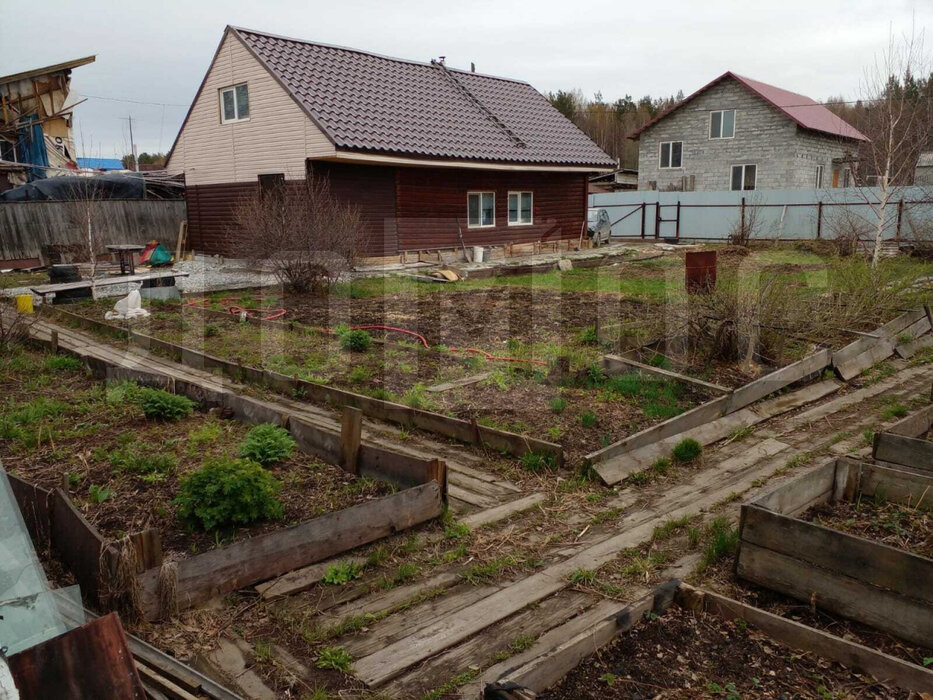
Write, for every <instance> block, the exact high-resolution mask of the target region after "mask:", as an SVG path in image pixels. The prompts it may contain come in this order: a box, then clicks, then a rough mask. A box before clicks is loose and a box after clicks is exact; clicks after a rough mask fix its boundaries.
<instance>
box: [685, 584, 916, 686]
mask: <svg viewBox="0 0 933 700" xmlns="http://www.w3.org/2000/svg"><path fill="white" fill-rule="evenodd" d="M678 598H679V600H678V602H679V603H680V604H681V605H682V606H683V607H685V608H689V609H691V610H703V611H705V612H708V613H711V614H713V615H716V616H717V617H721V618H722V619H723V620H726V621H729V622H732V621H733V620H736V619H740V620H745V621H746V622H748V623H750V624H751V625H753V626H754V627H756V628H758V629H759V630H761V631H762V632H763V633H764V634H766V635H768V636H769V637H771V638H772V639H774V640H775V641H777V642H780V643H781V644H785V645H786V646H789V647H791V648H792V649H798V650H800V651H804V652H812V653H815V654H818V655H820V656H822V657H823V658H824V659H829V660H831V661H836V662H838V663H841V664H842V665H843V666H846V667H848V668H852V669H856V670H859V671H862V672H864V673H867V674H869V675H871V676H872V677H874V678H875V679H876V680H878V681H880V682H882V683H887V684H891V685H894V686H897V687H900V688H903V689H905V690H913V691H917V692H921V693H922V692H926V693H929V692H933V671H931V670H929V669H926V668H923V667H922V666H920V665H918V664H912V663H909V662H907V661H902V660H901V659H898V658H895V657H893V656H890V655H888V654H883V653H882V652H880V651H875V650H874V649H870V648H868V647H866V646H863V645H861V644H857V643H855V642H850V641H847V640H845V639H842V638H840V637H836V636H835V635H832V634H829V633H828V632H823V631H822V630H818V629H814V628H812V627H808V626H806V625H803V624H801V623H799V622H795V621H794V620H788V619H787V618H784V617H780V616H779V615H774V614H773V613H769V612H766V611H764V610H760V609H759V608H755V607H753V606H751V605H746V604H745V603H740V602H738V601H737V600H732V599H731V598H726V597H725V596H721V595H718V594H717V593H713V592H711V591H705V590H699V589H696V588H693V587H692V586H689V585H687V584H685V583H682V584H681V585H680V590H679V592H678Z"/></svg>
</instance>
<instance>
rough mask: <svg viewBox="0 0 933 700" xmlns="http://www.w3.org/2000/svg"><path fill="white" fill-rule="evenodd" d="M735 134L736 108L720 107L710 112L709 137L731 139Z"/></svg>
mask: <svg viewBox="0 0 933 700" xmlns="http://www.w3.org/2000/svg"><path fill="white" fill-rule="evenodd" d="M733 136H735V110H734V109H720V110H717V111H715V112H710V113H709V137H710V138H711V139H731V138H732V137H733Z"/></svg>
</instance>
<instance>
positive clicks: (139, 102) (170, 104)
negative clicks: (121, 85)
mask: <svg viewBox="0 0 933 700" xmlns="http://www.w3.org/2000/svg"><path fill="white" fill-rule="evenodd" d="M80 94H81V95H82V96H84V97H87V98H88V99H91V100H107V101H108V102H129V103H131V104H134V105H155V106H156V107H189V106H190V105H183V104H175V103H173V102H145V101H143V100H127V99H123V98H122V97H102V96H101V95H87V94H85V93H80Z"/></svg>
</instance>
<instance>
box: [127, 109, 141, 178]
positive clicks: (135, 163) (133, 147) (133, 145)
mask: <svg viewBox="0 0 933 700" xmlns="http://www.w3.org/2000/svg"><path fill="white" fill-rule="evenodd" d="M126 120H127V121H128V122H129V123H130V153H132V155H133V170H135V171H136V172H139V158H137V157H136V142H135V141H133V117H127V118H126Z"/></svg>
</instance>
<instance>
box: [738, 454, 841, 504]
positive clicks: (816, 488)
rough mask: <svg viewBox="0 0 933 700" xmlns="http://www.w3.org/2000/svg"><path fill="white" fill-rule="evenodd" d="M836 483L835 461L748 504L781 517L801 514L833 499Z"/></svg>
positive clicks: (792, 480)
mask: <svg viewBox="0 0 933 700" xmlns="http://www.w3.org/2000/svg"><path fill="white" fill-rule="evenodd" d="M835 483H836V461H835V460H832V461H830V462H828V463H826V464H824V465H823V466H821V467H818V468H817V469H814V470H812V471H809V472H807V473H805V474H803V475H801V476H799V477H797V478H795V479H791V480H790V481H788V482H786V483H784V484H781V485H779V486H777V487H775V488H773V489H771V490H770V491H767V492H766V493H763V494H762V495H760V496H758V497H757V498H755V499H754V500H752V501H751V502H750V503H751V504H752V505H756V506H760V507H761V508H767V509H768V510H770V511H772V512H774V513H779V514H782V515H795V514H797V513H802V512H803V511H805V510H807V509H808V508H810V507H812V506H813V505H815V504H816V503H825V502H826V501H829V500H830V499H831V498H832V497H833V489H834V486H835Z"/></svg>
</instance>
